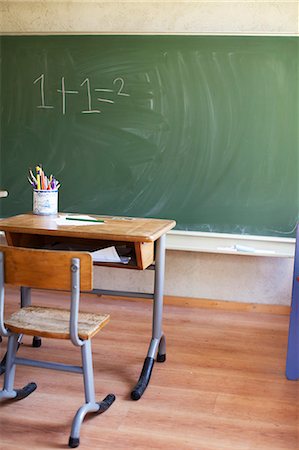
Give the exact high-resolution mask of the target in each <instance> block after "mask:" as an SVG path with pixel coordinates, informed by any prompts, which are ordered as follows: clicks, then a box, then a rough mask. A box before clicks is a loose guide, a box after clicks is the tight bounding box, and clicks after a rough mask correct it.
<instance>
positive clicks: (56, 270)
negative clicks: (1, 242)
mask: <svg viewBox="0 0 299 450" xmlns="http://www.w3.org/2000/svg"><path fill="white" fill-rule="evenodd" d="M0 252H2V253H3V254H4V283H6V284H11V285H14V286H24V287H32V288H36V289H55V290H63V291H70V290H71V263H72V258H79V259H80V290H81V291H90V290H92V288H93V270H92V257H91V255H90V253H87V252H73V251H60V250H39V249H38V250H37V249H31V248H19V247H9V246H0Z"/></svg>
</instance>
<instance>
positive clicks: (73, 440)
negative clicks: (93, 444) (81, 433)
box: [69, 436, 80, 448]
mask: <svg viewBox="0 0 299 450" xmlns="http://www.w3.org/2000/svg"><path fill="white" fill-rule="evenodd" d="M79 444H80V438H73V437H72V436H70V438H69V447H70V448H76V447H79Z"/></svg>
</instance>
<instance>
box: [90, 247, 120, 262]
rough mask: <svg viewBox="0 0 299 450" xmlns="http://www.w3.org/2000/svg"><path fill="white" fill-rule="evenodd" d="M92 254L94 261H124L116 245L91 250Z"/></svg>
mask: <svg viewBox="0 0 299 450" xmlns="http://www.w3.org/2000/svg"><path fill="white" fill-rule="evenodd" d="M91 255H92V260H93V261H94V262H113V263H121V262H122V261H121V259H120V257H119V255H118V253H117V251H116V249H115V247H107V248H102V249H101V250H96V251H95V252H91Z"/></svg>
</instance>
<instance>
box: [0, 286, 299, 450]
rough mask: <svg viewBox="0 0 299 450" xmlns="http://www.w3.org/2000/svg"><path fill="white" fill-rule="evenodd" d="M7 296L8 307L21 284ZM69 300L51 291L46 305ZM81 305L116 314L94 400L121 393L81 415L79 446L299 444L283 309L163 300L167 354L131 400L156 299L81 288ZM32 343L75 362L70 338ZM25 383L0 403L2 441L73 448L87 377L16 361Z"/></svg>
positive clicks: (37, 448)
mask: <svg viewBox="0 0 299 450" xmlns="http://www.w3.org/2000/svg"><path fill="white" fill-rule="evenodd" d="M39 295H40V294H39V293H38V292H35V293H34V295H33V303H37V299H38V297H39ZM7 297H8V310H11V309H12V308H13V307H14V305H15V304H16V298H17V296H16V291H14V290H10V291H8V296H7ZM45 298H46V296H45V294H42V300H43V301H44V300H45ZM63 300H64V298H63V294H54V293H51V294H50V295H48V298H47V303H48V304H49V305H52V306H59V305H62V304H63ZM82 310H85V311H96V312H104V313H105V312H108V313H110V314H111V322H110V323H109V324H108V325H107V327H105V328H104V329H103V331H102V332H100V333H99V334H98V335H97V337H95V338H94V339H93V354H94V371H95V385H96V392H97V398H98V400H101V399H102V398H104V397H105V396H106V394H108V393H109V392H113V393H115V395H116V397H117V398H116V401H115V403H114V404H113V405H112V407H111V408H110V409H109V410H108V411H107V412H106V413H105V414H103V415H100V416H97V417H94V418H92V419H87V420H86V421H85V422H84V424H83V426H82V430H81V445H80V449H81V450H86V449H99V450H102V449H103V450H104V449H105V450H110V449H111V450H112V449H113V450H129V449H138V450H148V449H165V450H172V449H173V450H174V449H175V450H191V449H192V450H298V448H299V436H298V433H299V422H298V420H299V382H291V381H287V380H286V378H285V375H284V372H285V357H286V346H287V334H288V316H287V315H278V314H273V313H265V312H262V313H261V312H248V311H234V310H231V309H230V310H229V309H226V310H223V309H221V308H218V309H210V308H208V307H198V306H194V304H191V305H189V306H186V305H183V304H181V303H180V304H178V305H175V304H169V305H166V306H165V308H164V331H165V334H166V336H167V361H166V362H165V363H162V364H161V363H160V364H159V363H156V364H155V367H154V371H153V375H152V379H151V382H150V385H149V387H148V389H147V391H146V393H145V394H144V396H143V398H142V399H141V400H139V401H137V402H134V401H132V400H130V390H131V388H132V387H133V386H134V384H135V382H136V380H137V379H138V376H139V373H140V370H141V367H142V364H143V360H144V357H145V355H146V352H147V348H148V342H149V336H150V328H151V303H150V302H147V301H136V300H135V301H134V300H119V299H118V300H115V299H109V298H105V297H96V296H92V295H85V296H83V301H82ZM4 343H6V340H4V341H3V342H2V344H0V356H3V353H4ZM30 343H31V340H30V339H29V338H27V337H26V338H25V340H24V344H23V345H22V346H21V349H20V354H22V355H23V356H28V357H30V356H32V354H37V353H38V357H39V359H43V360H48V359H50V358H52V359H53V358H54V360H56V361H59V362H66V363H70V364H78V363H79V351H78V350H77V349H75V348H73V347H72V345H71V344H70V343H68V342H64V341H56V340H49V339H48V340H46V339H44V340H43V343H42V347H41V348H39V349H36V348H32V347H31V346H30ZM29 381H35V382H36V383H37V384H38V389H37V390H36V391H35V392H34V393H33V394H32V395H31V396H29V397H28V398H26V399H24V400H22V401H20V402H15V403H5V404H3V403H2V404H1V406H0V449H1V450H21V449H22V450H24V449H30V450H43V449H61V448H62V449H63V448H64V449H66V448H68V447H67V442H68V437H69V432H70V425H71V420H72V417H73V414H74V413H75V411H76V410H77V408H78V407H79V406H80V405H81V403H82V402H83V384H82V379H81V376H80V375H76V374H69V373H63V372H54V371H49V370H41V369H36V368H30V367H21V366H18V367H17V371H16V387H21V386H23V385H25V384H26V383H27V382H29ZM1 382H2V381H1Z"/></svg>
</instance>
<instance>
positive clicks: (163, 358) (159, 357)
mask: <svg viewBox="0 0 299 450" xmlns="http://www.w3.org/2000/svg"><path fill="white" fill-rule="evenodd" d="M165 361H166V354H165V355H159V353H158V354H157V362H159V363H163V362H165Z"/></svg>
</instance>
